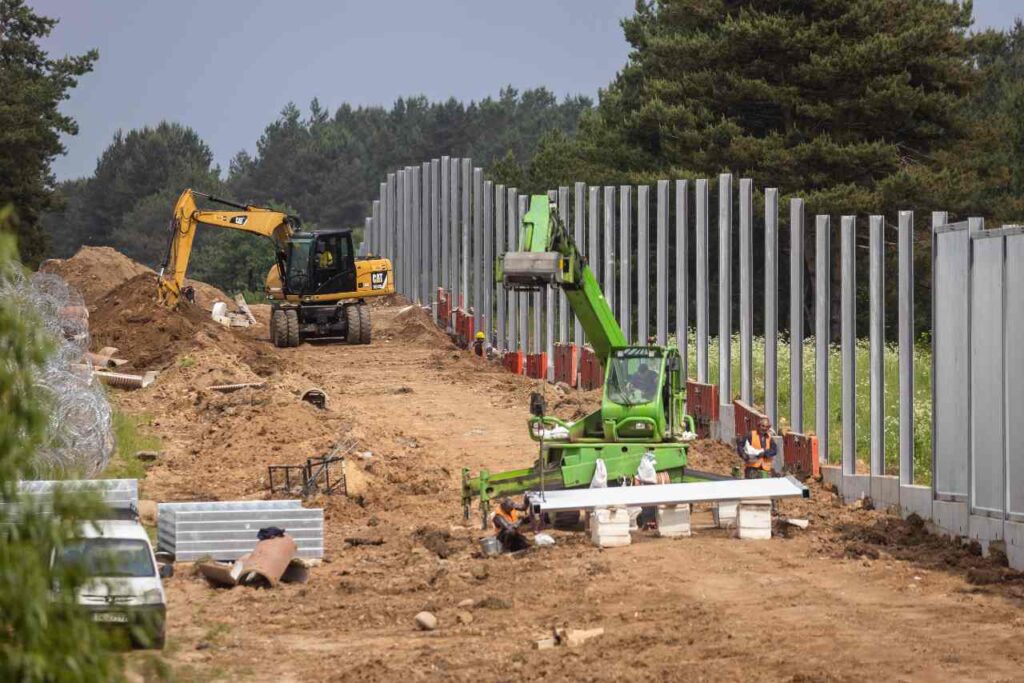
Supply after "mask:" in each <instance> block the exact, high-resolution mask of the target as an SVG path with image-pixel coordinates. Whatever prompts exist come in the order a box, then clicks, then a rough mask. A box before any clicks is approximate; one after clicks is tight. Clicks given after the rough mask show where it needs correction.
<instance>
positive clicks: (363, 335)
mask: <svg viewBox="0 0 1024 683" xmlns="http://www.w3.org/2000/svg"><path fill="white" fill-rule="evenodd" d="M356 308H358V309H359V343H360V344H369V343H370V331H371V329H372V325H371V323H370V307H369V306H364V305H362V304H360V305H359V306H356Z"/></svg>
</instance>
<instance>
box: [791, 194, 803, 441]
mask: <svg viewBox="0 0 1024 683" xmlns="http://www.w3.org/2000/svg"><path fill="white" fill-rule="evenodd" d="M789 422H790V426H791V427H792V428H793V431H795V432H796V433H797V434H803V433H804V200H802V199H791V200H790V201H789Z"/></svg>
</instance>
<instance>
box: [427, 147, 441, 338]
mask: <svg viewBox="0 0 1024 683" xmlns="http://www.w3.org/2000/svg"><path fill="white" fill-rule="evenodd" d="M441 225H442V224H441V160H440V159H431V160H430V300H431V301H433V300H434V299H436V298H437V288H438V287H440V286H441V233H442V229H441ZM435 311H436V307H435ZM435 319H436V318H435Z"/></svg>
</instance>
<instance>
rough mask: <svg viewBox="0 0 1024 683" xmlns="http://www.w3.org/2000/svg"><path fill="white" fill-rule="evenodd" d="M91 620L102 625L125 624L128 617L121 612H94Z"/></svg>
mask: <svg viewBox="0 0 1024 683" xmlns="http://www.w3.org/2000/svg"><path fill="white" fill-rule="evenodd" d="M92 620H93V621H98V622H100V623H103V624H127V623H128V615H127V614H124V613H123V612H96V613H95V614H93V615H92Z"/></svg>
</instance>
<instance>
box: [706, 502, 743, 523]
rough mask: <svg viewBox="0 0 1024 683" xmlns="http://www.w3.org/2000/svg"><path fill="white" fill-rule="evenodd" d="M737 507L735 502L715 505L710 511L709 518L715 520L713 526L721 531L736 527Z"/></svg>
mask: <svg viewBox="0 0 1024 683" xmlns="http://www.w3.org/2000/svg"><path fill="white" fill-rule="evenodd" d="M737 507H738V506H737V504H736V503H735V502H732V503H718V504H716V505H715V507H714V508H712V510H711V516H712V517H713V518H714V520H715V526H717V527H719V528H722V529H727V528H729V527H733V526H736V509H737Z"/></svg>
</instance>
